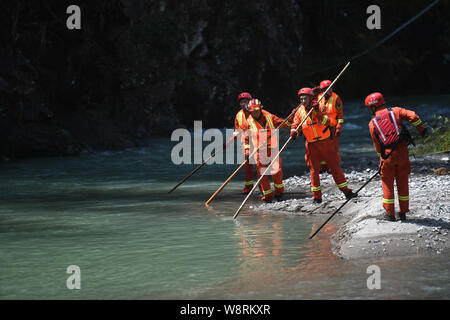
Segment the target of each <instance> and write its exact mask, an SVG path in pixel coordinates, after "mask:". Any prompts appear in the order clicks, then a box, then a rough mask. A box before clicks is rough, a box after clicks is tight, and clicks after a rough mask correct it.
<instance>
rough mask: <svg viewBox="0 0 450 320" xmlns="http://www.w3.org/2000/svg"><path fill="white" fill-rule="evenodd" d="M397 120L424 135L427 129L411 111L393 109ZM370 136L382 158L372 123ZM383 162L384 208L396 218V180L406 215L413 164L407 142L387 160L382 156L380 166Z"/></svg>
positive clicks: (382, 109)
mask: <svg viewBox="0 0 450 320" xmlns="http://www.w3.org/2000/svg"><path fill="white" fill-rule="evenodd" d="M384 110H386V108H384V107H382V108H380V109H378V110H377V111H376V112H375V115H378V114H379V113H381V112H383V111H384ZM392 111H393V112H394V115H395V117H396V119H397V120H406V121H408V122H411V123H412V124H413V125H414V126H415V127H416V129H417V131H418V132H419V133H420V134H422V132H423V130H424V129H425V127H424V126H423V125H422V121H421V120H420V119H419V116H418V115H417V114H416V113H415V112H414V111H411V110H407V109H404V108H398V107H394V108H392ZM400 122H401V121H400ZM369 129H370V135H371V136H372V140H373V145H374V147H375V149H376V151H377V153H378V155H379V156H380V152H381V147H380V142H379V140H378V137H377V130H376V129H375V126H374V124H373V122H372V121H370V123H369ZM391 150H392V148H391V149H389V148H387V149H386V151H385V153H386V155H388V154H389V153H390V152H391ZM382 162H383V167H382V168H381V172H380V175H381V182H382V184H383V207H384V209H385V210H386V213H387V214H388V215H391V216H395V207H394V202H395V195H394V179H395V182H396V184H397V193H398V203H399V206H400V212H402V213H406V212H408V211H409V187H408V175H409V174H410V173H411V163H410V162H409V153H408V146H407V144H406V142H405V141H402V142H400V143H399V144H398V145H397V146H396V147H395V149H394V151H393V152H392V153H391V155H390V156H389V157H388V158H387V159H386V160H384V159H382V158H381V156H380V165H381V163H382Z"/></svg>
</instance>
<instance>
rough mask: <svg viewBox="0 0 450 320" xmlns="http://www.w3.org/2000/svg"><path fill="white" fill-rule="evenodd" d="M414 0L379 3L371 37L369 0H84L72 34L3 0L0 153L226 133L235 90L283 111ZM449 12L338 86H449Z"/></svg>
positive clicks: (408, 89)
mask: <svg viewBox="0 0 450 320" xmlns="http://www.w3.org/2000/svg"><path fill="white" fill-rule="evenodd" d="M408 3H409V5H408V7H405V8H403V9H402V10H400V12H399V10H398V4H394V3H392V2H389V1H380V4H379V5H380V7H382V10H383V11H382V12H383V25H382V26H383V29H382V30H380V31H374V32H369V31H368V30H367V28H366V27H365V21H366V17H367V14H366V12H365V10H366V8H367V6H368V5H369V4H370V3H364V1H356V0H350V1H334V0H333V1H331V0H324V1H299V0H298V1H293V0H291V1H275V0H264V1H258V2H248V1H242V0H224V1H218V0H217V1H213V0H209V1H207V0H190V1H168V0H161V1H144V0H134V1H131V0H101V1H87V0H80V1H78V3H77V5H79V6H80V8H81V12H82V18H81V26H82V28H81V30H77V31H74V30H72V31H70V30H68V29H67V28H66V19H67V17H68V16H69V15H68V14H67V13H66V8H67V7H68V5H69V4H72V3H70V2H68V1H44V0H37V1H24V0H18V1H9V2H6V3H4V5H3V8H2V10H1V12H0V28H1V29H0V39H2V46H0V130H1V134H0V155H1V156H3V157H8V158H18V157H29V156H41V155H60V154H63V155H64V154H69V155H70V154H77V153H79V152H81V151H83V150H90V149H111V148H123V147H130V146H135V145H139V144H143V143H145V141H146V140H147V139H148V138H149V137H151V136H153V135H155V134H168V133H170V132H171V131H172V130H173V129H174V128H176V127H180V126H185V127H191V126H192V124H193V120H203V126H204V127H230V126H231V124H232V120H233V117H234V114H235V112H236V109H237V106H236V95H237V94H238V93H239V92H240V91H243V90H245V91H249V92H251V93H252V94H253V95H254V96H256V97H258V98H260V99H261V100H262V101H263V103H264V104H265V105H266V106H267V108H268V109H270V110H271V111H274V112H275V113H276V114H278V115H279V116H284V115H286V114H288V113H289V111H290V110H291V108H292V107H294V106H295V104H296V102H297V101H296V99H297V97H296V92H297V90H298V88H299V87H301V86H306V85H310V86H311V85H315V84H317V83H318V81H320V80H322V79H324V78H332V77H333V76H334V75H335V74H337V72H338V71H339V67H340V65H339V63H340V62H341V61H342V60H344V59H345V58H347V57H349V56H351V55H352V54H355V53H357V52H359V51H362V50H364V49H367V48H368V47H370V46H371V45H372V44H373V43H375V42H376V41H379V40H380V39H381V38H382V37H384V36H386V35H387V34H388V33H389V32H390V31H392V30H393V29H395V27H398V26H399V25H400V24H401V23H403V22H404V21H406V20H407V19H408V18H410V17H411V16H413V15H414V14H416V13H417V12H418V11H420V10H421V9H422V8H423V6H424V4H423V3H422V1H419V0H414V1H410V2H408ZM396 6H397V7H396ZM446 9H447V10H448V9H449V4H448V3H440V4H439V5H438V6H436V7H435V8H434V9H432V10H431V11H430V12H429V13H427V14H426V15H424V16H423V17H422V18H421V21H420V24H419V23H416V24H414V25H411V27H408V29H407V31H404V32H403V33H402V34H401V35H399V36H398V37H397V38H395V39H393V40H392V41H390V42H389V43H387V44H386V45H384V46H383V47H382V48H378V49H377V50H376V51H373V52H371V53H369V54H368V55H367V56H366V57H365V58H361V59H359V60H358V61H355V63H354V64H352V70H351V73H352V74H351V76H350V75H349V76H347V77H345V78H343V79H342V81H340V83H339V85H338V89H339V91H340V92H341V93H342V94H343V95H344V96H352V97H355V96H359V95H364V94H366V91H371V90H372V89H377V90H385V91H387V92H390V93H396V94H409V93H416V94H423V93H431V92H433V93H438V92H448V90H447V89H446V88H444V85H443V84H442V83H441V82H440V81H439V80H438V79H440V78H443V76H444V67H445V65H446V64H447V63H448V61H447V60H445V54H447V56H448V49H449V39H448V38H447V37H445V34H446V32H448V28H449V27H448V22H447V20H446V18H445V14H444V12H446V11H445V10H446ZM447 12H448V11H447ZM424 26H426V27H425V28H424ZM429 34H433V37H430V36H429ZM418 41H420V42H419V43H418ZM330 65H331V68H328V69H327V70H325V71H323V69H326V68H325V67H328V66H330ZM374 70H379V71H380V72H374ZM381 71H382V72H381ZM413 75H414V77H413ZM386 78H388V79H389V81H386ZM407 80H408V83H407V84H405V82H406V81H407ZM424 88H426V90H422V91H420V90H421V89H424ZM418 90H419V91H418Z"/></svg>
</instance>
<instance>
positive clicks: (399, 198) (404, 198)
mask: <svg viewBox="0 0 450 320" xmlns="http://www.w3.org/2000/svg"><path fill="white" fill-rule="evenodd" d="M398 200H400V201H409V196H398Z"/></svg>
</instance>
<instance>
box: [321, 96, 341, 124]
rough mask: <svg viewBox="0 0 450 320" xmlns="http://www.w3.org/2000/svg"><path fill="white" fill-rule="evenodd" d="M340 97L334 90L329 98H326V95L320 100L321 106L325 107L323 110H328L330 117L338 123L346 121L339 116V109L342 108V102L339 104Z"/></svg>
mask: <svg viewBox="0 0 450 320" xmlns="http://www.w3.org/2000/svg"><path fill="white" fill-rule="evenodd" d="M319 98H320V95H319ZM338 98H339V97H338V95H337V94H336V93H334V92H333V93H332V94H331V96H330V97H329V98H328V100H327V99H326V97H324V98H323V99H322V100H321V101H320V106H321V107H322V108H323V110H326V112H327V115H328V117H330V119H335V120H336V124H337V123H344V119H339V118H338V110H339V109H341V108H342V106H341V105H340V104H337V101H338Z"/></svg>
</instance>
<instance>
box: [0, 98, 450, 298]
mask: <svg viewBox="0 0 450 320" xmlns="http://www.w3.org/2000/svg"><path fill="white" fill-rule="evenodd" d="M391 100H392V104H393V105H395V104H399V103H404V104H405V105H408V106H409V108H411V109H413V110H416V111H417V112H418V113H419V114H420V115H421V117H422V119H423V120H427V119H430V118H431V115H432V114H433V113H435V114H444V115H447V116H448V115H449V107H448V106H449V105H450V96H436V97H398V98H393V99H391ZM344 103H345V101H344ZM360 105H361V102H360V101H349V102H348V103H346V104H345V105H344V108H345V109H344V110H345V125H344V134H343V136H342V139H341V156H342V159H343V166H344V167H345V166H346V167H349V166H350V165H351V162H352V161H355V160H357V159H358V158H360V157H372V158H373V159H374V161H376V155H375V153H374V151H373V147H372V144H371V141H370V136H369V133H368V128H367V123H368V121H369V119H370V116H369V114H368V112H367V110H366V109H364V108H361V107H360ZM412 106H414V107H412ZM270 111H273V110H270ZM280 116H282V115H280ZM175 144H176V142H171V141H170V138H158V139H155V140H153V141H151V143H150V144H149V146H148V147H146V148H134V149H128V150H123V151H114V152H99V153H93V154H83V155H80V156H78V157H66V158H63V157H55V158H40V159H33V160H22V161H8V162H2V163H0V168H1V169H0V181H1V192H0V242H1V248H0V298H1V299H303V298H306V299H311V298H312V299H330V298H334V299H344V298H348V299H356V298H364V299H372V298H374V299H380V298H383V299H404V298H418V299H431V298H434V299H449V298H450V258H449V256H448V255H446V254H442V255H437V256H434V257H397V258H373V259H357V260H352V261H346V260H342V259H339V258H337V257H336V256H334V255H333V253H332V252H331V251H330V242H329V238H330V236H331V235H332V234H333V233H334V232H335V231H336V230H337V229H338V228H339V225H340V223H342V220H341V218H339V217H335V219H333V220H332V221H331V222H330V223H329V224H328V225H327V227H326V228H324V229H323V230H322V231H321V232H320V233H319V234H318V235H317V236H316V237H315V238H314V240H308V235H309V234H310V232H311V230H312V228H315V227H317V226H318V225H319V224H320V223H321V222H322V221H323V220H324V218H325V217H324V216H320V215H319V216H294V215H284V214H268V213H258V212H255V211H253V210H249V209H248V207H249V205H252V204H258V203H259V199H258V198H259V196H258V195H254V196H253V197H252V198H251V200H250V201H249V203H248V205H247V206H246V207H245V208H244V210H243V211H242V212H241V214H240V216H239V217H238V219H237V220H235V221H233V219H232V216H233V214H234V212H235V211H236V209H237V208H238V207H239V205H240V203H241V201H242V200H243V198H244V197H243V196H242V195H241V194H240V191H241V189H242V181H243V176H242V175H241V174H239V175H238V176H237V177H236V178H235V179H234V180H233V181H232V182H231V183H230V184H229V185H228V186H227V187H226V188H225V189H224V190H223V191H222V193H221V194H220V195H219V196H218V197H217V198H216V199H215V200H214V201H213V202H212V203H211V205H210V206H209V207H205V206H204V202H205V201H206V200H207V199H208V198H209V197H210V195H211V194H212V193H213V192H214V191H215V190H216V189H217V188H218V187H219V186H220V184H221V183H222V182H223V181H224V180H225V179H226V178H227V177H228V176H229V175H230V174H231V173H232V172H233V171H234V169H235V168H236V165H217V164H215V165H207V166H205V167H204V168H202V169H201V170H200V171H199V172H198V173H197V174H196V175H195V176H193V177H192V178H191V179H190V180H188V181H187V182H186V183H185V184H183V185H182V186H180V187H179V188H178V189H177V190H175V191H174V192H173V193H172V194H168V190H170V188H171V187H173V186H174V185H175V184H176V183H177V182H178V181H179V180H180V179H181V178H183V177H184V176H185V175H186V174H187V173H189V172H190V171H191V170H193V169H194V168H195V167H196V165H174V164H173V163H172V162H171V158H170V154H171V149H172V147H173V146H174V145H175ZM206 144H208V143H205V145H206ZM303 155H304V143H303V141H302V139H299V140H297V141H295V142H293V143H292V144H291V145H289V147H288V148H287V149H286V151H285V152H284V153H283V169H284V171H285V177H289V176H292V175H294V174H296V175H301V174H303V173H304V171H305V169H306V168H305V164H304V160H303ZM380 187H381V186H380ZM308 192H309V191H308V190H305V194H307V196H310V195H309V194H308ZM447 192H448V190H447ZM291 196H295V195H291ZM303 196H304V195H303ZM412 201H414V200H412ZM71 265H76V266H78V267H79V268H80V270H81V278H80V279H81V289H80V290H69V289H68V288H67V285H66V281H67V279H68V277H69V276H70V274H67V273H66V270H67V268H68V266H71ZM371 265H378V266H379V267H380V269H381V290H369V289H368V288H367V279H368V277H369V276H370V274H368V273H367V268H368V267H369V266H371Z"/></svg>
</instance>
